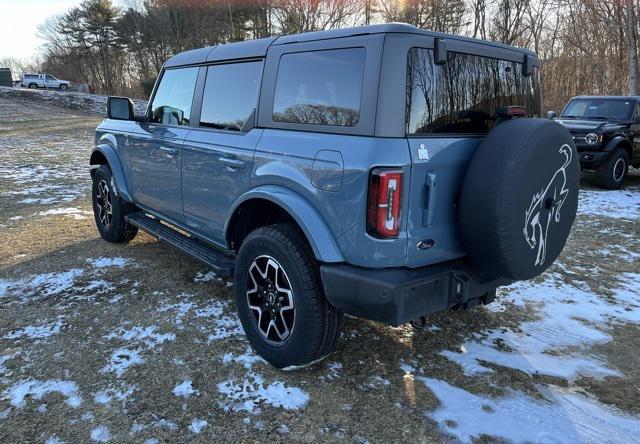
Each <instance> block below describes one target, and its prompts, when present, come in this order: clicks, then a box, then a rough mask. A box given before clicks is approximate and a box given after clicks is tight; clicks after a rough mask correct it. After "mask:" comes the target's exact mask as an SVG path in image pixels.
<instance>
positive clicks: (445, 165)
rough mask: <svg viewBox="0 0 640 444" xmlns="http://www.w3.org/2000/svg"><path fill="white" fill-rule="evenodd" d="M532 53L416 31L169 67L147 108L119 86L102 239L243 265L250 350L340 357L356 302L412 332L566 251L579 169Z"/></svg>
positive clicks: (281, 45)
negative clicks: (151, 244) (549, 108)
mask: <svg viewBox="0 0 640 444" xmlns="http://www.w3.org/2000/svg"><path fill="white" fill-rule="evenodd" d="M538 78H539V61H538V59H537V57H536V55H535V54H534V53H532V52H530V51H527V50H522V49H517V48H514V47H510V46H505V45H500V44H495V43H490V42H486V41H481V40H474V39H470V38H464V37H459V36H453V35H446V34H439V33H434V32H428V31H423V30H420V29H417V28H415V27H413V26H409V25H405V24H384V25H374V26H367V27H360V28H353V29H342V30H333V31H323V32H312V33H305V34H299V35H288V36H282V37H274V38H268V39H262V40H254V41H247V42H240V43H231V44H226V45H218V46H214V47H208V48H202V49H196V50H192V51H186V52H183V53H180V54H177V55H176V56H174V57H172V58H171V59H169V60H168V61H167V62H166V63H165V64H164V66H163V68H162V72H161V73H160V76H159V78H158V81H157V82H156V85H155V88H154V91H153V93H152V95H151V100H150V102H149V105H148V109H147V112H146V114H145V115H142V116H138V115H135V114H134V110H133V106H132V103H131V101H130V100H129V99H126V98H122V97H110V98H109V100H108V104H107V119H105V120H104V121H103V122H102V123H101V124H100V126H99V127H98V128H97V130H96V137H95V142H96V146H95V149H94V150H93V152H92V154H91V160H90V164H91V176H92V178H93V192H92V196H93V209H94V213H95V220H96V224H97V227H98V230H99V232H100V235H101V236H102V237H103V238H104V239H105V240H107V241H109V242H127V241H130V240H131V239H132V238H133V237H134V236H135V235H136V232H137V230H138V229H142V230H144V231H146V232H148V233H150V234H151V235H153V236H155V237H157V238H159V239H161V240H163V241H166V242H168V243H169V244H172V245H173V246H175V247H176V248H178V249H179V250H182V251H183V252H184V253H186V254H188V255H191V256H192V257H194V258H196V259H198V260H200V261H202V262H203V263H205V264H206V265H208V266H209V267H211V268H212V269H213V270H214V271H216V272H217V273H218V274H220V275H229V276H230V275H233V279H234V291H235V296H236V305H237V310H238V314H239V317H240V320H241V322H242V325H243V327H244V330H245V333H246V335H247V337H248V338H249V340H250V342H251V344H252V346H253V348H254V349H255V350H256V351H257V352H258V353H259V354H260V355H261V356H263V357H264V358H265V359H266V360H268V361H269V362H271V363H272V364H273V365H275V366H277V367H286V366H291V365H302V364H306V363H310V362H313V361H315V360H317V359H320V358H322V357H323V356H325V355H326V354H328V353H330V352H331V351H332V350H333V349H334V347H335V344H336V340H337V338H338V336H339V334H340V329H341V324H342V319H343V314H344V313H347V314H350V315H353V316H358V317H363V318H367V319H372V320H376V321H380V322H384V323H387V324H390V325H399V324H402V323H405V322H409V321H413V320H416V319H424V316H426V315H429V314H432V313H435V312H438V311H442V310H447V309H452V308H471V307H474V306H476V305H478V304H480V303H483V304H486V303H489V302H491V301H492V300H493V299H494V298H495V290H496V288H497V287H498V286H501V285H505V284H509V283H511V282H514V281H516V280H522V279H530V278H532V277H534V276H537V275H539V274H540V273H542V272H543V271H544V270H545V269H547V268H548V267H549V266H550V265H551V263H553V261H554V260H555V259H556V258H557V257H558V255H559V254H560V252H561V250H562V249H563V247H564V245H565V242H566V240H567V237H568V235H569V232H570V230H571V226H572V224H573V221H574V218H575V214H576V210H577V205H578V203H577V202H578V197H577V196H578V186H579V165H578V156H577V153H576V148H575V145H574V141H573V139H572V138H571V136H570V134H569V132H568V131H567V129H566V128H564V127H563V126H562V125H559V124H558V123H556V122H554V121H552V120H549V119H543V118H540V108H541V105H540V92H539V88H540V87H539V81H538Z"/></svg>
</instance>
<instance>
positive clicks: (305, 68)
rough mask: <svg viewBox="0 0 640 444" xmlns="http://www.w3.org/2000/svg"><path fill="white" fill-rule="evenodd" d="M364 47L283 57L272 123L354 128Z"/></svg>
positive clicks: (358, 116) (362, 71)
mask: <svg viewBox="0 0 640 444" xmlns="http://www.w3.org/2000/svg"><path fill="white" fill-rule="evenodd" d="M364 60H365V49H364V48H349V49H332V50H327V51H313V52H299V53H292V54H285V55H283V56H282V58H281V59H280V66H279V68H278V78H277V81H276V90H275V98H274V103H273V120H274V121H275V122H288V123H302V124H312V125H330V126H356V125H357V124H358V120H359V118H360V100H361V98H362V79H363V76H364Z"/></svg>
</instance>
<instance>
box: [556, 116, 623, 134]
mask: <svg viewBox="0 0 640 444" xmlns="http://www.w3.org/2000/svg"><path fill="white" fill-rule="evenodd" d="M554 120H555V121H556V122H558V123H559V124H561V125H563V126H564V127H566V128H567V129H568V130H569V132H571V133H573V132H591V131H593V132H595V131H607V130H613V129H619V128H622V127H623V125H620V124H619V123H613V122H605V121H602V120H586V119H584V120H581V119H563V118H562V117H559V118H557V119H554Z"/></svg>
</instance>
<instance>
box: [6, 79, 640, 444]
mask: <svg viewBox="0 0 640 444" xmlns="http://www.w3.org/2000/svg"><path fill="white" fill-rule="evenodd" d="M52 95H57V96H59V97H52ZM68 97H69V95H67V94H61V93H57V92H46V91H38V92H33V91H28V92H26V93H24V95H23V94H20V96H16V95H15V94H14V92H13V91H10V93H6V91H5V90H4V89H3V90H1V91H0V245H1V247H0V249H1V250H0V442H50V443H56V442H90V441H94V442H108V441H109V442H148V443H152V442H182V441H194V442H212V441H216V442H217V441H261V442H285V441H286V442H291V441H293V442H299V441H322V442H325V441H328V442H358V443H364V442H398V441H407V442H452V441H453V442H456V441H462V442H470V441H481V442H504V441H514V442H525V441H526V442H594V443H596V442H597V443H601V442H612V443H626V442H628V443H632V442H637V437H638V436H640V402H639V399H640V357H639V355H638V353H637V350H638V348H639V347H640V309H639V308H640V294H639V293H640V273H639V272H638V269H639V266H640V224H639V223H638V221H639V219H640V174H638V172H637V171H635V172H633V173H632V175H631V177H630V178H629V182H628V186H627V187H626V188H625V189H624V190H622V191H613V192H605V191H600V190H596V189H593V188H591V177H590V176H589V175H585V177H584V178H583V190H582V191H581V195H580V209H579V213H580V214H579V216H578V219H577V222H576V225H575V227H574V231H573V233H572V236H571V239H570V241H569V243H568V245H567V248H566V249H565V252H564V253H563V255H562V257H561V258H560V260H559V261H558V262H557V264H556V265H554V266H553V267H552V268H551V269H550V270H549V271H548V272H547V273H545V274H544V275H543V276H541V277H539V278H537V279H535V280H533V281H529V282H523V283H519V284H516V285H513V286H511V287H508V288H503V289H501V290H500V291H499V295H498V299H497V301H496V303H494V304H492V305H490V306H488V307H481V308H478V309H476V310H473V311H470V312H450V313H443V314H440V315H437V316H433V317H432V318H431V319H430V320H429V324H428V327H427V328H426V329H425V330H424V331H415V330H413V329H412V328H411V327H408V326H402V327H398V328H390V327H386V326H383V325H380V324H377V323H374V322H368V321H364V320H359V319H353V318H348V319H347V321H346V325H345V329H344V333H343V336H342V338H341V340H340V342H339V344H338V349H337V351H336V352H335V353H334V354H332V355H331V356H329V357H328V358H327V359H325V360H324V361H322V362H320V363H317V364H315V365H313V366H311V367H307V368H304V369H300V370H296V371H289V372H283V371H278V370H275V369H273V368H272V367H270V366H269V365H267V364H265V363H264V362H263V361H262V360H261V359H260V358H259V357H257V356H256V355H255V354H254V353H253V352H252V351H251V348H250V347H249V345H248V343H247V341H246V339H245V338H244V336H243V333H242V328H241V326H240V324H239V321H238V319H237V317H236V315H235V311H234V304H233V298H232V290H233V289H232V288H231V283H230V282H227V281H225V280H223V279H220V278H218V277H217V276H215V274H213V273H211V272H208V270H206V269H205V268H203V267H202V266H201V265H199V264H198V263H196V262H194V261H192V260H190V259H188V258H186V257H183V256H181V255H179V254H176V253H175V252H174V251H173V250H172V249H171V248H169V247H168V246H166V245H164V244H160V243H158V242H157V241H155V239H153V238H151V237H150V236H147V235H145V234H139V235H138V236H137V237H136V238H135V239H134V241H133V242H131V243H130V244H128V245H111V244H107V243H105V242H103V241H102V240H100V238H99V236H98V234H97V231H96V229H95V227H94V223H93V219H92V215H91V212H90V210H91V206H90V201H89V195H88V190H89V186H90V181H89V174H88V169H87V159H88V157H89V153H90V150H91V147H92V144H93V132H92V131H93V129H94V128H95V126H96V125H97V123H98V122H99V118H98V117H96V115H95V113H94V111H95V109H94V105H90V106H88V108H82V107H79V108H81V110H77V109H76V110H72V109H71V108H73V107H74V105H70V104H69V103H68ZM99 100H102V99H95V98H93V97H87V98H86V102H87V103H96V102H98V101H99ZM82 101H83V102H84V101H85V98H83V99H82ZM52 104H56V105H65V106H66V108H60V107H56V106H53V105H52ZM76 108H78V107H76ZM92 110H93V111H92Z"/></svg>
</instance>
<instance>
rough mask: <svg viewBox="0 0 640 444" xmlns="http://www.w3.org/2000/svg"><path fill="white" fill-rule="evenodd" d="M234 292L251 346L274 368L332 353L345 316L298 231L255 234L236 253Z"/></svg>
mask: <svg viewBox="0 0 640 444" xmlns="http://www.w3.org/2000/svg"><path fill="white" fill-rule="evenodd" d="M234 288H235V293H236V305H237V309H238V315H239V317H240V321H241V322H242V326H243V327H244V331H245V333H246V335H247V338H248V339H249V342H250V343H251V345H252V347H253V349H254V350H255V351H256V352H257V353H258V354H259V355H260V356H262V357H263V358H264V359H265V360H267V361H268V362H270V363H271V364H272V365H274V366H275V367H278V368H283V367H289V366H294V365H304V364H308V363H311V362H314V361H317V360H319V359H321V358H323V357H324V356H326V355H327V354H329V353H330V352H332V351H333V350H334V348H335V344H336V341H337V339H338V336H339V335H340V330H341V327H342V318H343V315H342V312H340V311H339V310H338V309H336V308H335V307H334V306H333V305H331V304H330V303H329V301H328V300H327V298H326V297H325V295H324V289H323V287H322V281H321V279H320V273H319V266H318V263H317V261H316V259H315V257H314V256H313V252H312V251H311V248H310V247H309V245H308V243H307V241H306V239H305V238H304V236H303V234H302V232H301V231H300V229H299V228H298V227H297V226H295V225H293V224H275V225H269V226H266V227H261V228H258V229H256V230H254V231H252V232H251V233H250V234H249V235H248V236H247V238H246V239H245V240H244V242H243V243H242V245H241V247H240V251H239V252H238V258H237V261H236V267H235V276H234Z"/></svg>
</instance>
